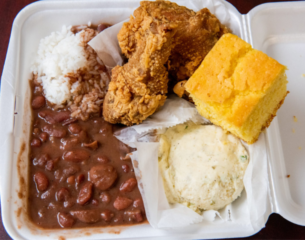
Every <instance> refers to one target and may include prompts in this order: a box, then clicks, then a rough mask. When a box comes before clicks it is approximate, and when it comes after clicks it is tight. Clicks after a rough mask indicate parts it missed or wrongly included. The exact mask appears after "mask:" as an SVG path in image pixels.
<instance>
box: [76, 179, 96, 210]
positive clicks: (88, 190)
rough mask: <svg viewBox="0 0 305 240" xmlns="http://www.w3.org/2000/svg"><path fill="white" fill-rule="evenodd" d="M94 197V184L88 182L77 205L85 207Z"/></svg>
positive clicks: (80, 192) (81, 190) (80, 193)
mask: <svg viewBox="0 0 305 240" xmlns="http://www.w3.org/2000/svg"><path fill="white" fill-rule="evenodd" d="M92 195H93V184H92V183H91V182H86V183H85V184H84V185H83V186H82V188H81V189H80V191H79V194H78V198H77V203H78V204H80V205H84V204H85V203H87V202H88V201H89V200H90V199H91V197H92Z"/></svg>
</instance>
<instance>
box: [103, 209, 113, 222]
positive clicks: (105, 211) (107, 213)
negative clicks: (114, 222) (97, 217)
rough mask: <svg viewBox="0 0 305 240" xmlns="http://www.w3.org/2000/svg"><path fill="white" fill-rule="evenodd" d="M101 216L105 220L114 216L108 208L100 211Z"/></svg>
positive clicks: (107, 220)
mask: <svg viewBox="0 0 305 240" xmlns="http://www.w3.org/2000/svg"><path fill="white" fill-rule="evenodd" d="M101 216H102V219H103V220H104V221H105V222H110V220H111V219H112V218H113V217H114V213H113V212H111V211H109V210H104V211H102V213H101Z"/></svg>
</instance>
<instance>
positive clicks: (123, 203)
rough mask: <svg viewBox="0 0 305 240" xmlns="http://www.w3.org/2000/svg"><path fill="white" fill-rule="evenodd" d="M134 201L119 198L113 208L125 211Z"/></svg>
mask: <svg viewBox="0 0 305 240" xmlns="http://www.w3.org/2000/svg"><path fill="white" fill-rule="evenodd" d="M132 202H133V201H132V200H131V199H129V198H127V197H121V196H118V197H117V198H116V199H115V200H114V203H113V206H114V208H115V209H117V210H124V209H126V208H128V207H129V206H130V205H131V204H132Z"/></svg>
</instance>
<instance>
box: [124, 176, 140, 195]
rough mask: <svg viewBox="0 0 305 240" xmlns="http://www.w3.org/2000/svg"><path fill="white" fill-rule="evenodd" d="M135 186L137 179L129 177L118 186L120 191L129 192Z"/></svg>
mask: <svg viewBox="0 0 305 240" xmlns="http://www.w3.org/2000/svg"><path fill="white" fill-rule="evenodd" d="M136 186H137V180H136V179H135V178H129V179H128V180H126V181H125V182H123V183H122V185H121V186H120V191H121V192H131V191H132V190H133V189H134V188H135V187H136Z"/></svg>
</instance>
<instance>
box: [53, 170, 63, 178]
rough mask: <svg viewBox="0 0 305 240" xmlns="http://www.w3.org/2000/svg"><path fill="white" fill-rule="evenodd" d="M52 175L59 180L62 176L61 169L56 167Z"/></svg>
mask: <svg viewBox="0 0 305 240" xmlns="http://www.w3.org/2000/svg"><path fill="white" fill-rule="evenodd" d="M54 177H55V179H56V180H59V179H61V178H63V172H62V170H61V169H57V170H56V171H55V172H54Z"/></svg>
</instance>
